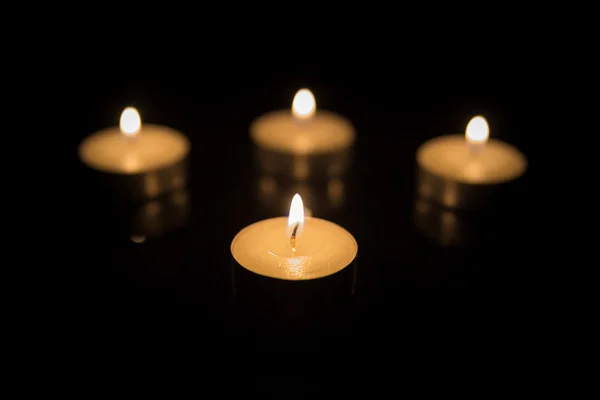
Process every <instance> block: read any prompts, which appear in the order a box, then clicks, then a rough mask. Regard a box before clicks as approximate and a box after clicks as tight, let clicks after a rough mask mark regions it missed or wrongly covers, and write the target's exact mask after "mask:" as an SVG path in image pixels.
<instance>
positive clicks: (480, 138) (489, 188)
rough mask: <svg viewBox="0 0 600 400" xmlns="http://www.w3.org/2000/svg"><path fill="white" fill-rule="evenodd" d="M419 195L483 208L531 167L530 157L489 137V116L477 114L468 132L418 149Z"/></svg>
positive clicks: (461, 205)
mask: <svg viewBox="0 0 600 400" xmlns="http://www.w3.org/2000/svg"><path fill="white" fill-rule="evenodd" d="M417 164H418V167H419V169H418V172H419V176H418V182H417V191H418V195H419V196H420V197H422V198H425V199H429V200H433V201H436V202H439V203H441V204H443V205H445V206H448V207H457V208H480V207H483V206H485V205H486V204H488V203H489V202H491V201H493V197H494V196H495V194H496V192H497V189H499V188H500V187H504V186H505V184H507V183H510V182H513V181H515V180H516V179H517V178H519V177H521V176H522V175H523V174H524V173H525V171H526V170H527V159H526V158H525V156H524V155H523V154H522V153H521V152H520V151H519V150H518V149H516V148H515V147H513V146H511V145H509V144H507V143H504V142H502V141H500V140H496V139H489V126H488V123H487V121H486V120H485V118H483V117H481V116H477V117H474V118H473V119H471V121H470V122H469V124H468V125H467V129H466V132H465V135H448V136H441V137H438V138H435V139H432V140H429V141H427V142H425V143H424V144H423V145H421V147H419V149H418V151H417Z"/></svg>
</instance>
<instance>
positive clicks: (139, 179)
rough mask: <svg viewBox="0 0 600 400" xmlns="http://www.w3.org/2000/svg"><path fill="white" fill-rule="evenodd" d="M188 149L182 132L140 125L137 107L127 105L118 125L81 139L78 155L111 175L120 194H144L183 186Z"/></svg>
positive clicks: (86, 162) (90, 164)
mask: <svg viewBox="0 0 600 400" xmlns="http://www.w3.org/2000/svg"><path fill="white" fill-rule="evenodd" d="M189 150H190V144H189V141H188V139H187V138H186V137H185V135H183V134H182V133H180V132H178V131H176V130H174V129H171V128H169V127H166V126H162V125H154V124H143V125H142V122H141V118H140V115H139V113H138V111H137V110H136V109H135V108H133V107H128V108H126V109H125V110H123V112H122V114H121V118H120V122H119V126H118V127H112V128H107V129H103V130H101V131H98V132H96V133H94V134H92V135H90V136H89V137H87V138H85V139H84V140H83V141H82V143H81V144H80V146H79V158H80V159H81V161H82V162H83V163H84V164H85V165H86V166H88V167H89V168H91V169H92V170H94V171H97V172H100V173H102V174H105V175H110V176H112V177H113V178H114V180H115V181H117V185H116V186H118V187H119V188H120V189H118V190H120V191H121V192H122V193H121V194H127V195H130V196H133V197H134V198H139V197H141V198H147V197H154V196H157V195H160V194H162V193H165V192H167V191H170V190H172V189H179V188H181V187H183V186H185V183H186V176H187V172H186V168H185V165H184V164H185V161H186V159H187V156H188V153H189Z"/></svg>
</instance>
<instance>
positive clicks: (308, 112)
mask: <svg viewBox="0 0 600 400" xmlns="http://www.w3.org/2000/svg"><path fill="white" fill-rule="evenodd" d="M316 111H317V103H316V102H315V96H313V94H312V92H311V91H310V90H308V89H300V90H298V92H297V93H296V95H295V96H294V101H293V102H292V114H294V116H295V117H297V118H301V119H306V118H310V117H312V116H313V114H314V113H315V112H316Z"/></svg>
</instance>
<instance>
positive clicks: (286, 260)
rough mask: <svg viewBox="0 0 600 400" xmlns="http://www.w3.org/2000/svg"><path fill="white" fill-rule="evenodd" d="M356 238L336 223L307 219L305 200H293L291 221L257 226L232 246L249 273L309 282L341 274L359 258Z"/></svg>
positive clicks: (269, 221)
mask: <svg viewBox="0 0 600 400" xmlns="http://www.w3.org/2000/svg"><path fill="white" fill-rule="evenodd" d="M357 252H358V245H357V243H356V240H355V239H354V237H353V236H352V235H351V234H350V233H349V232H348V231H347V230H345V229H344V228H342V227H341V226H339V225H336V224H334V223H333V222H329V221H326V220H324V219H319V218H306V217H305V216H304V205H303V203H302V198H301V197H300V196H299V195H298V194H296V195H295V196H294V198H293V199H292V204H291V207H290V213H289V217H287V218H286V217H277V218H270V219H267V220H263V221H259V222H256V223H254V224H252V225H250V226H248V227H246V228H244V229H242V230H241V231H240V232H239V233H238V234H237V235H236V236H235V238H234V239H233V241H232V243H231V254H232V256H233V259H234V260H235V261H236V262H237V263H238V264H239V265H241V266H242V267H243V268H245V269H246V270H248V271H251V272H253V273H255V274H258V275H262V276H265V277H270V278H277V279H283V280H310V279H316V278H323V277H326V276H329V275H333V274H335V273H337V272H340V271H341V270H343V269H344V268H346V267H347V266H348V265H350V264H351V263H352V262H353V261H354V260H355V258H356V255H357Z"/></svg>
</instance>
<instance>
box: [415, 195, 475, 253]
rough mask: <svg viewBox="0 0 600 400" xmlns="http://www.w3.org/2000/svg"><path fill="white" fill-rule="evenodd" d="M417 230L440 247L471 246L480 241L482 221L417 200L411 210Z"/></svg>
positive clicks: (423, 200) (420, 199) (426, 201)
mask: <svg viewBox="0 0 600 400" xmlns="http://www.w3.org/2000/svg"><path fill="white" fill-rule="evenodd" d="M413 211H414V212H413V217H414V222H415V225H416V227H417V229H418V230H419V231H420V232H421V233H422V234H424V235H425V236H426V237H428V238H429V239H432V240H433V241H434V242H436V243H437V244H438V245H439V246H441V247H462V246H472V245H474V244H475V243H476V242H478V240H479V239H480V234H481V233H483V232H482V228H483V224H484V221H482V220H480V219H479V218H477V216H471V215H465V214H462V213H460V212H458V211H456V210H451V209H445V208H443V207H440V206H438V205H437V204H435V203H433V202H430V201H428V200H425V199H422V198H417V199H416V200H415V203H414V210H413Z"/></svg>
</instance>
